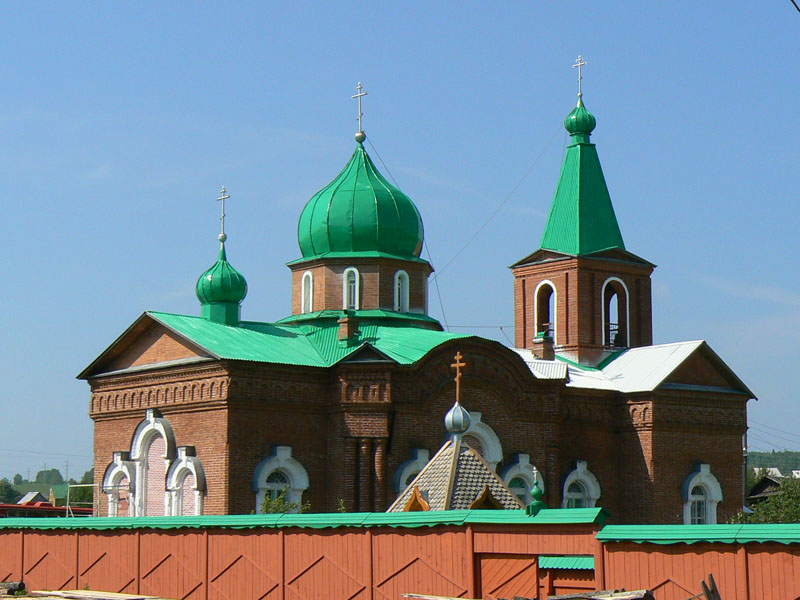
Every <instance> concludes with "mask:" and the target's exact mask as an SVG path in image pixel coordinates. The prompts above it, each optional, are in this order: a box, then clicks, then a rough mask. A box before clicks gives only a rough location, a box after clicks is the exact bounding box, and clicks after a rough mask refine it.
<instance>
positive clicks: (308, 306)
mask: <svg viewBox="0 0 800 600" xmlns="http://www.w3.org/2000/svg"><path fill="white" fill-rule="evenodd" d="M301 288H302V289H301V297H302V299H303V306H302V307H301V312H303V313H310V312H314V276H313V275H312V274H311V271H306V272H305V273H303V283H302V286H301Z"/></svg>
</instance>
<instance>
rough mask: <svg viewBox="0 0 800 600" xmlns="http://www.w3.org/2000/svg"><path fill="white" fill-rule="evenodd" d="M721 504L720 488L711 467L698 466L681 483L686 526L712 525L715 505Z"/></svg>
mask: <svg viewBox="0 0 800 600" xmlns="http://www.w3.org/2000/svg"><path fill="white" fill-rule="evenodd" d="M720 502H722V487H721V486H720V484H719V481H718V480H717V478H716V477H714V475H713V474H712V473H711V466H710V465H707V464H701V465H698V466H697V468H696V470H695V471H694V472H693V473H691V474H690V475H689V476H688V477H687V478H686V479H685V480H684V482H683V522H684V524H686V525H706V524H707V525H713V524H715V523H716V522H717V504H719V503H720Z"/></svg>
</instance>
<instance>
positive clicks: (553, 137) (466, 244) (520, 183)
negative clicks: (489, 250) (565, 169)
mask: <svg viewBox="0 0 800 600" xmlns="http://www.w3.org/2000/svg"><path fill="white" fill-rule="evenodd" d="M559 129H560V127H559V128H558V129H556V131H555V132H554V133H553V135H552V137H551V138H550V141H549V142H547V144H546V145H545V147H544V148H542V151H541V152H539V155H538V156H537V157H536V159H535V160H534V161H533V164H532V165H531V166H530V167H528V170H527V171H525V173H524V174H523V175H522V177H521V178H520V180H519V181H518V182H517V184H516V185H515V186H514V187H513V188H511V191H510V192H508V194H507V195H506V197H505V198H503V199H502V200H501V201H500V203H499V204H498V205H497V206H496V207H495V209H494V211H492V214H490V215H489V217H488V218H487V219H486V220H485V221H484V222H483V225H481V226H480V227H478V230H477V231H476V232H475V233H473V234H472V237H470V238H469V239H468V240H467V241H466V243H465V244H464V245H463V246H461V249H460V250H459V251H458V252H456V253H455V254H454V255H453V258H451V259H450V260H449V261H447V263H446V264H445V265H444V266H443V267H442V268H441V269H439V272H438V273H437V274H436V276H435V278H434V281H435V280H436V279H439V277H441V276H442V273H444V271H445V269H447V267H449V266H450V265H451V264H452V263H453V261H454V260H455V259H457V258H458V256H459V255H460V254H461V253H462V252H463V251H464V250H466V249H467V246H469V245H470V244H471V243H472V241H473V240H474V239H475V238H476V237H478V236H479V235H480V233H481V231H483V230H484V228H485V227H486V226H487V225H488V224H489V222H490V221H491V220H492V219H494V218H495V216H496V215H497V213H499V212H500V209H501V208H503V206H505V204H506V202H508V201H509V200H510V199H511V196H513V195H514V192H516V191H517V189H519V186H521V185H522V183H523V182H524V181H525V180H526V179H527V178H528V175H530V174H531V171H533V169H534V167H536V165H537V164H539V161H540V160H541V158H542V156H544V153H545V152H547V149H548V148H549V147H550V145H551V144H552V143H553V140H555V139H556V136H558V132H559Z"/></svg>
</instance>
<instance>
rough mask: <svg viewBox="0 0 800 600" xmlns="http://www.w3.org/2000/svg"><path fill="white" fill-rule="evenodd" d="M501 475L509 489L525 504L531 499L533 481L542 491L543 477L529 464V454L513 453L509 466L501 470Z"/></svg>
mask: <svg viewBox="0 0 800 600" xmlns="http://www.w3.org/2000/svg"><path fill="white" fill-rule="evenodd" d="M502 477H503V481H505V482H506V485H508V487H509V489H510V490H511V491H512V492H514V495H515V496H516V497H517V498H519V499H520V500H521V501H522V503H523V504H524V505H526V506H527V505H528V504H530V503H531V501H532V500H533V498H532V497H531V490H532V489H533V485H534V482H536V484H537V485H538V486H539V489H540V490H542V491H544V478H543V477H542V474H541V472H540V471H539V469H537V468H536V467H535V466H534V465H532V464H531V457H530V455H529V454H515V455H513V456H512V457H511V461H510V464H509V466H508V467H506V468H505V470H503V473H502Z"/></svg>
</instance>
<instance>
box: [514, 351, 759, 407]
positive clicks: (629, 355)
mask: <svg viewBox="0 0 800 600" xmlns="http://www.w3.org/2000/svg"><path fill="white" fill-rule="evenodd" d="M702 346H705V347H706V350H707V351H708V352H710V353H711V355H713V356H714V357H715V358H716V359H718V360H719V362H720V363H721V366H722V367H723V368H724V369H727V370H728V371H729V372H730V374H731V376H732V377H733V378H734V379H735V380H736V381H737V382H738V384H739V385H740V386H741V390H742V391H744V392H747V393H749V394H751V397H753V398H754V397H755V396H754V395H752V392H750V390H749V389H748V388H747V386H745V385H744V383H742V382H741V381H740V380H739V379H738V377H736V374H735V373H733V371H731V370H730V369H729V368H728V367H727V365H725V363H724V362H722V360H721V359H719V357H717V356H716V354H714V351H713V350H711V349H710V348H709V347H708V345H707V344H706V343H705V342H704V341H703V340H693V341H690V342H675V343H671V344H658V345H655V346H644V347H641V348H631V349H629V350H626V351H625V352H623V353H622V354H620V355H619V356H617V357H616V358H615V359H614V360H612V361H611V362H610V363H608V364H607V365H606V366H605V367H603V368H602V369H592V368H583V367H580V366H577V365H574V364H571V363H569V364H568V363H566V362H563V361H560V360H554V361H550V360H541V359H537V358H535V357H534V356H533V353H532V352H531V351H530V350H523V349H520V348H516V349H515V350H514V351H515V352H516V353H517V354H519V355H520V356H521V357H522V359H523V360H524V361H525V363H526V364H527V365H528V367H529V368H530V370H531V371H532V372H533V374H534V375H535V376H536V377H537V378H540V379H564V377H565V375H566V376H567V385H568V386H569V387H574V388H584V389H592V390H610V391H617V392H623V393H635V392H651V391H653V390H655V389H656V388H657V387H658V386H660V385H661V384H662V383H663V382H664V380H665V379H667V378H668V377H669V376H670V375H671V374H672V373H673V372H674V371H675V370H676V369H677V368H678V367H679V366H680V365H681V364H683V362H684V361H685V360H686V359H687V358H689V356H691V355H692V353H694V352H695V351H697V350H698V349H699V348H701V347H702Z"/></svg>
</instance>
